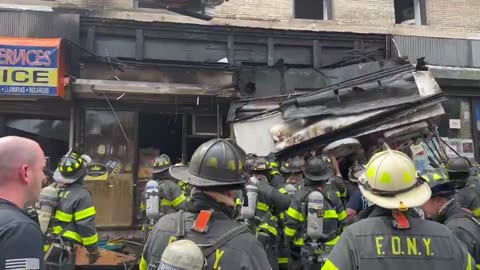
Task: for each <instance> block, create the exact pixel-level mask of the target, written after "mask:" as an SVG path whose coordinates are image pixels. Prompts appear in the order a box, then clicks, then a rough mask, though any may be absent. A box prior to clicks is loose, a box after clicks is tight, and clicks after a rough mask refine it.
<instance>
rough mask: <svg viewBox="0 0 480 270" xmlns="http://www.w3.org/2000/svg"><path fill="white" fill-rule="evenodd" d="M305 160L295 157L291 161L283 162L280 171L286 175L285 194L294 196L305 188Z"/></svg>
mask: <svg viewBox="0 0 480 270" xmlns="http://www.w3.org/2000/svg"><path fill="white" fill-rule="evenodd" d="M304 166H305V160H304V159H303V158H302V157H299V156H295V157H293V158H292V159H291V160H289V161H286V162H283V164H282V167H281V168H280V171H281V172H282V173H283V174H284V175H285V184H284V186H283V188H284V192H285V191H286V192H287V193H288V194H290V195H293V194H294V193H295V192H296V191H297V190H300V189H301V188H303V186H304V179H303V167H304Z"/></svg>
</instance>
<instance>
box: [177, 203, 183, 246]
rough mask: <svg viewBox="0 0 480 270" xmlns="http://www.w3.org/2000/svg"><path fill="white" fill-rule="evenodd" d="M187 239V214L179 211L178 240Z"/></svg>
mask: <svg viewBox="0 0 480 270" xmlns="http://www.w3.org/2000/svg"><path fill="white" fill-rule="evenodd" d="M184 237H185V212H184V211H183V210H180V211H178V219H177V235H176V238H177V240H180V239H183V238H184Z"/></svg>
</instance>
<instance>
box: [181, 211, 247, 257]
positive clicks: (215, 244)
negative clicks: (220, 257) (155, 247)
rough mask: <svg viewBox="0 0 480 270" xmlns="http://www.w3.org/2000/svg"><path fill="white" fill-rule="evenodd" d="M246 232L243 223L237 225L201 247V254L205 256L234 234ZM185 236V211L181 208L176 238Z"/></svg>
mask: <svg viewBox="0 0 480 270" xmlns="http://www.w3.org/2000/svg"><path fill="white" fill-rule="evenodd" d="M245 232H248V228H247V227H246V226H245V225H237V226H235V227H234V228H232V229H231V230H229V231H227V232H226V233H225V234H223V235H222V236H220V237H219V238H218V239H217V240H216V241H215V242H213V243H211V244H210V245H208V246H207V247H204V248H202V253H203V256H204V257H205V258H206V257H208V256H209V255H210V254H212V253H213V252H215V250H217V249H218V248H220V247H222V246H223V245H225V244H226V243H227V242H228V241H230V240H231V239H232V238H234V237H235V236H237V235H239V234H242V233H245ZM184 238H185V212H184V211H183V210H180V211H178V219H177V233H176V239H177V240H181V239H184Z"/></svg>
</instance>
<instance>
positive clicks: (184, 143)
mask: <svg viewBox="0 0 480 270" xmlns="http://www.w3.org/2000/svg"><path fill="white" fill-rule="evenodd" d="M188 116H189V114H186V113H184V114H182V162H183V164H187V163H188V157H187V153H188V149H187V147H188V146H187V135H188V134H187V132H188V121H187V120H188V119H187V117H188Z"/></svg>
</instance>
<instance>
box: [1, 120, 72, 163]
mask: <svg viewBox="0 0 480 270" xmlns="http://www.w3.org/2000/svg"><path fill="white" fill-rule="evenodd" d="M69 123H70V122H69V121H68V120H60V119H46V118H41V119H40V118H36V117H34V116H32V117H28V116H24V115H23V116H16V115H7V116H6V120H5V131H4V134H5V135H6V136H20V137H24V138H28V139H31V140H34V141H36V142H37V143H38V144H39V145H40V147H42V150H43V152H44V153H45V156H47V157H49V159H50V168H48V169H49V170H55V166H56V165H57V164H58V162H59V161H60V159H61V157H62V156H63V155H65V153H67V151H68V139H69V138H68V136H69Z"/></svg>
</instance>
